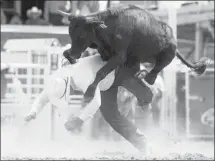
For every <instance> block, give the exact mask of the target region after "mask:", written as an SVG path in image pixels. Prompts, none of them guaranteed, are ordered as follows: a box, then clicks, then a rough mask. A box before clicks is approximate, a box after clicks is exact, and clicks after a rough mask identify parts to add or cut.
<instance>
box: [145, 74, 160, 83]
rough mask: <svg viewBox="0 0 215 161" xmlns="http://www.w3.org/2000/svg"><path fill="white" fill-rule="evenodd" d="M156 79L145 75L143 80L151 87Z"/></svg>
mask: <svg viewBox="0 0 215 161" xmlns="http://www.w3.org/2000/svg"><path fill="white" fill-rule="evenodd" d="M156 78H157V75H155V76H154V75H150V74H147V75H146V77H145V78H144V79H145V81H146V82H147V83H148V84H150V85H153V84H154V83H155V80H156Z"/></svg>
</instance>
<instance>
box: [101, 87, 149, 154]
mask: <svg viewBox="0 0 215 161" xmlns="http://www.w3.org/2000/svg"><path fill="white" fill-rule="evenodd" d="M117 92H118V86H112V87H111V88H110V89H109V90H107V91H103V92H101V107H100V110H101V113H102V115H103V116H104V118H105V120H106V121H107V122H108V123H109V124H110V126H111V127H112V128H113V129H114V130H115V131H116V132H118V133H119V134H120V135H122V136H123V137H124V138H125V139H126V140H128V141H129V142H130V143H131V144H133V146H135V147H136V148H137V149H139V150H141V151H143V152H144V150H145V148H146V147H145V146H146V143H145V137H144V135H142V134H140V133H138V131H137V128H136V126H135V125H134V124H132V123H131V122H130V121H128V120H127V119H126V118H125V117H124V116H123V115H121V114H120V112H119V110H118V106H117Z"/></svg>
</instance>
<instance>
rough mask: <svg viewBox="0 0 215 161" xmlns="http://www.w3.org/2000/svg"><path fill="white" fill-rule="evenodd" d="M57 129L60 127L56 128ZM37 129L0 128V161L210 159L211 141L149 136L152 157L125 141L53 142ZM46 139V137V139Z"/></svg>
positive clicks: (71, 139)
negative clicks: (145, 155)
mask: <svg viewBox="0 0 215 161" xmlns="http://www.w3.org/2000/svg"><path fill="white" fill-rule="evenodd" d="M59 130H60V129H59ZM43 133H44V132H43V131H41V129H35V128H34V129H32V128H30V127H28V126H26V127H25V126H23V127H19V128H14V127H9V126H2V127H1V160H9V159H63V160H65V159H66V160H73V159H78V160H79V159H80V160H83V159H102V160H108V159H111V160H119V159H121V160H123V159H125V160H126V159H132V160H137V159H154V160H155V159H166V160H167V159H168V160H170V159H174V160H177V159H178V160H181V159H183V160H197V159H199V160H214V152H213V151H214V145H213V142H187V141H181V142H177V143H176V142H170V141H168V140H169V139H167V138H166V139H165V138H161V137H160V138H159V137H157V139H153V137H152V138H151V140H154V142H153V141H150V142H151V146H152V148H153V153H152V156H150V157H148V158H145V157H144V156H142V155H141V154H140V153H138V152H137V151H136V149H134V148H133V147H132V146H131V145H130V144H129V143H127V142H125V141H119V142H115V141H102V140H100V141H92V140H89V139H87V137H86V136H71V135H70V134H69V135H60V136H61V137H58V136H56V139H55V140H54V141H51V140H50V136H48V135H43ZM48 138H49V139H48Z"/></svg>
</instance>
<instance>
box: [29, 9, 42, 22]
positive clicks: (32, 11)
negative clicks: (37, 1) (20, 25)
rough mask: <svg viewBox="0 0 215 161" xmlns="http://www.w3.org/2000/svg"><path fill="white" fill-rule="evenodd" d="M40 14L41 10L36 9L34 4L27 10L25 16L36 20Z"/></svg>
mask: <svg viewBox="0 0 215 161" xmlns="http://www.w3.org/2000/svg"><path fill="white" fill-rule="evenodd" d="M41 15H42V10H41V9H38V8H37V7H36V6H34V7H32V8H31V9H28V10H27V16H28V18H30V19H33V20H36V19H38V18H39V17H40V16H41Z"/></svg>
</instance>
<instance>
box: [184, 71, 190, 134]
mask: <svg viewBox="0 0 215 161" xmlns="http://www.w3.org/2000/svg"><path fill="white" fill-rule="evenodd" d="M189 93H190V82H189V72H188V71H187V72H186V73H185V108H186V137H189V135H190V102H189V101H190V100H189Z"/></svg>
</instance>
